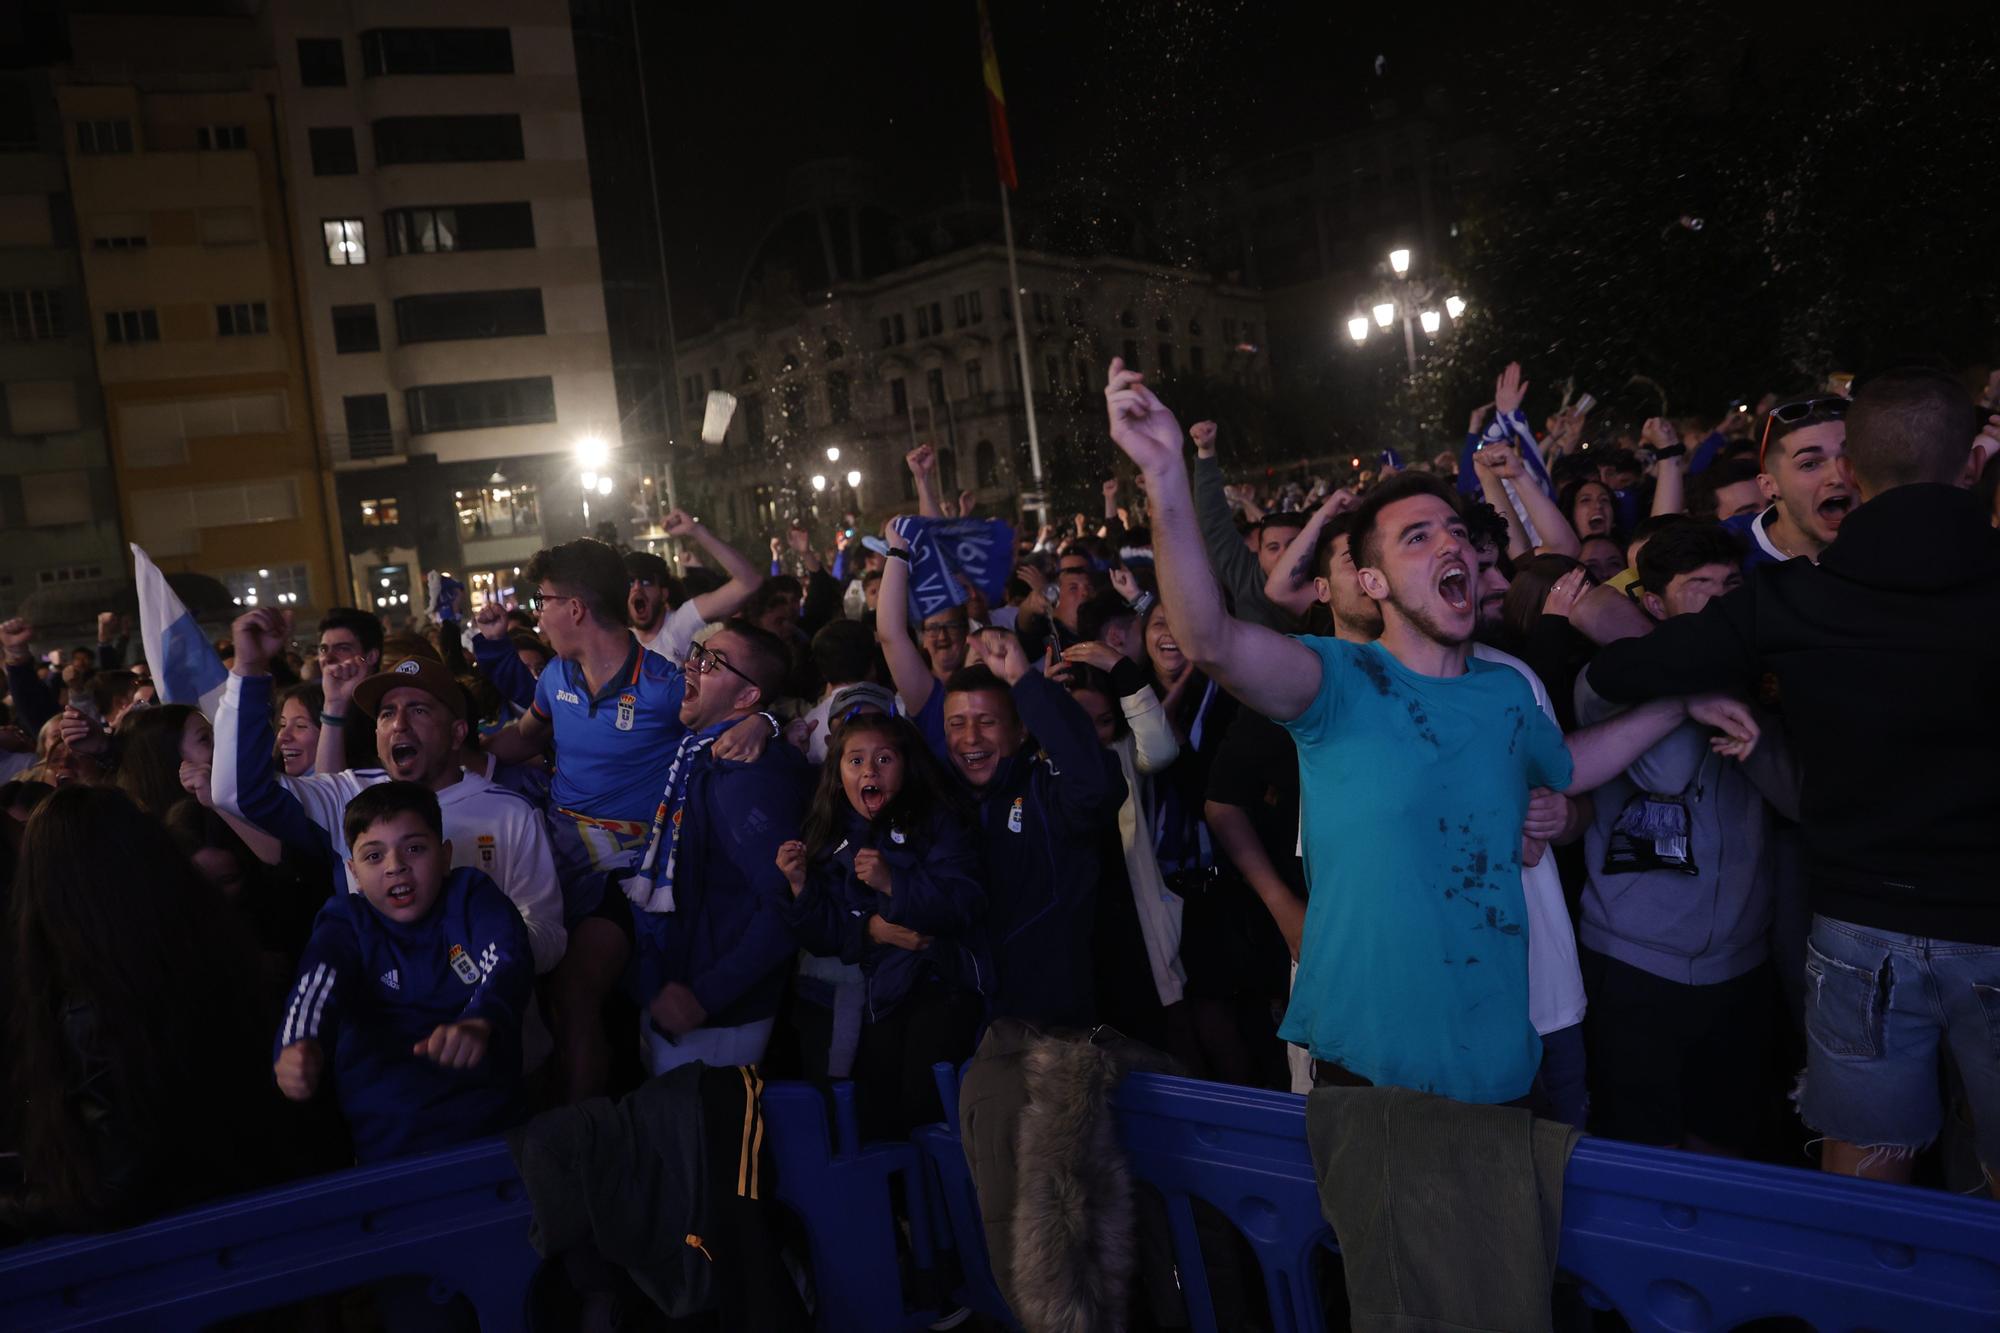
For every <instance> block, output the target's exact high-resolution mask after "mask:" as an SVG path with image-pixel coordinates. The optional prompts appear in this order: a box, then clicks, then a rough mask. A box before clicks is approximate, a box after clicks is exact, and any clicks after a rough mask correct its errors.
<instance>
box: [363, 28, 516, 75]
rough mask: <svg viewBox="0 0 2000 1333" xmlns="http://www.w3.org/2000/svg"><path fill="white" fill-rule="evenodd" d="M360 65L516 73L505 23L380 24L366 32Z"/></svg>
mask: <svg viewBox="0 0 2000 1333" xmlns="http://www.w3.org/2000/svg"><path fill="white" fill-rule="evenodd" d="M361 70H362V73H364V74H366V75H367V76H368V77H369V78H371V79H372V78H378V77H380V76H382V75H384V74H512V73H513V72H514V43H513V40H512V39H511V38H510V37H509V35H508V32H507V30H506V29H505V28H375V29H371V30H370V31H368V32H364V33H362V34H361Z"/></svg>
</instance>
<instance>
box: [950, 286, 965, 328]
mask: <svg viewBox="0 0 2000 1333" xmlns="http://www.w3.org/2000/svg"><path fill="white" fill-rule="evenodd" d="M951 326H952V327H953V328H955V329H962V328H964V327H965V293H964V292H960V293H959V294H958V295H957V296H954V297H952V298H951Z"/></svg>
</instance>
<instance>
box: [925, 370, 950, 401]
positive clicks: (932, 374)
mask: <svg viewBox="0 0 2000 1333" xmlns="http://www.w3.org/2000/svg"><path fill="white" fill-rule="evenodd" d="M924 384H925V387H926V388H928V389H929V390H930V395H931V405H932V406H934V407H943V406H944V402H945V398H944V370H943V368H942V367H933V368H931V369H930V370H927V371H925V372H924Z"/></svg>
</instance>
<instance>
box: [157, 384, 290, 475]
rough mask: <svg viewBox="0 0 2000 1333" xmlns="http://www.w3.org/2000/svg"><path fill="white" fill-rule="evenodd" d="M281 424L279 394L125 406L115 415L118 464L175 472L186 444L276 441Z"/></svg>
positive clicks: (283, 414)
mask: <svg viewBox="0 0 2000 1333" xmlns="http://www.w3.org/2000/svg"><path fill="white" fill-rule="evenodd" d="M285 422H286V411H285V395H284V394H283V392H281V391H272V392H270V393H253V394H238V395H235V396H232V397H224V398H180V399H175V400H173V401H171V402H164V403H159V402H154V403H126V404H124V405H122V406H121V407H119V409H118V435H119V445H120V449H121V452H122V454H123V459H122V462H123V464H124V466H126V467H130V468H149V467H174V466H177V465H179V464H181V463H185V462H187V461H188V447H187V446H188V441H189V440H199V439H215V438H221V437H226V436H237V435H276V434H279V433H281V432H282V431H283V430H284V429H285Z"/></svg>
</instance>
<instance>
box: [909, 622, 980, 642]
mask: <svg viewBox="0 0 2000 1333" xmlns="http://www.w3.org/2000/svg"><path fill="white" fill-rule="evenodd" d="M971 630H972V626H971V623H970V622H969V621H964V620H942V621H939V622H938V623H937V624H935V625H925V626H923V627H922V628H921V629H920V631H919V632H920V633H921V634H922V635H923V636H924V637H925V638H927V639H962V638H964V637H965V636H966V635H967V634H968V633H970V632H971Z"/></svg>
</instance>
